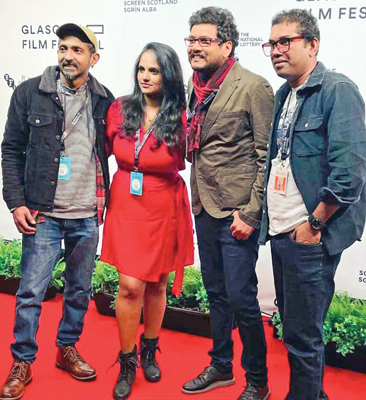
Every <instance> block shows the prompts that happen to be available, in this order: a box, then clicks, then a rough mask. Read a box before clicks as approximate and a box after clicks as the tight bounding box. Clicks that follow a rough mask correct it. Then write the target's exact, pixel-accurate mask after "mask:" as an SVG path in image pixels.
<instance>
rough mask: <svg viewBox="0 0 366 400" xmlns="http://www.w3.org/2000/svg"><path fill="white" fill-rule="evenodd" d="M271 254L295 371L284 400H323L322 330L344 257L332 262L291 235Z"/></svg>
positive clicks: (274, 243) (280, 238)
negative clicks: (335, 278) (320, 399)
mask: <svg viewBox="0 0 366 400" xmlns="http://www.w3.org/2000/svg"><path fill="white" fill-rule="evenodd" d="M271 250H272V262H273V271H274V278H275V286H276V295H277V302H278V309H279V312H280V315H281V320H282V322H283V336H284V342H285V344H286V346H287V349H288V358H289V363H290V369H291V377H290V390H289V393H288V395H287V397H286V400H317V399H318V398H320V397H321V396H322V386H323V373H324V344H323V338H322V330H323V324H324V320H325V317H326V314H327V311H328V308H329V305H330V302H331V300H332V297H333V294H334V275H335V271H336V268H337V266H338V263H339V261H340V258H341V254H337V255H335V256H330V255H329V254H328V253H327V251H326V249H325V248H324V246H323V244H322V243H319V244H318V245H302V244H299V243H296V242H295V241H294V240H293V239H292V238H291V237H290V234H281V235H277V236H274V237H273V238H272V240H271Z"/></svg>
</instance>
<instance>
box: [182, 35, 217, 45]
mask: <svg viewBox="0 0 366 400" xmlns="http://www.w3.org/2000/svg"><path fill="white" fill-rule="evenodd" d="M184 42H185V43H186V45H187V46H188V47H192V46H193V45H194V44H195V43H196V42H198V44H199V45H200V46H201V47H209V46H211V43H212V42H216V43H220V42H221V40H220V39H218V38H214V39H212V38H210V37H206V36H202V37H199V38H197V39H195V38H191V37H187V38H185V39H184Z"/></svg>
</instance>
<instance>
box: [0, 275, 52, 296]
mask: <svg viewBox="0 0 366 400" xmlns="http://www.w3.org/2000/svg"><path fill="white" fill-rule="evenodd" d="M19 284H20V278H6V277H5V276H4V275H0V293H5V294H11V295H13V296H15V295H16V293H17V291H18V289H19ZM57 293H58V290H57V289H56V288H55V287H51V288H48V289H47V291H46V294H45V296H44V299H43V301H46V300H51V299H54V298H55V297H56V294H57Z"/></svg>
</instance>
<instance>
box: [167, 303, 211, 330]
mask: <svg viewBox="0 0 366 400" xmlns="http://www.w3.org/2000/svg"><path fill="white" fill-rule="evenodd" d="M163 327H164V328H167V329H173V330H175V331H179V332H185V333H190V334H192V335H198V336H204V337H212V334H211V325H210V314H204V313H202V312H200V311H193V310H186V309H184V308H178V307H170V306H167V308H166V310H165V315H164V320H163Z"/></svg>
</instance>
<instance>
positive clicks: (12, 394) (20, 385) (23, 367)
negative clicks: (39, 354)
mask: <svg viewBox="0 0 366 400" xmlns="http://www.w3.org/2000/svg"><path fill="white" fill-rule="evenodd" d="M31 380H32V371H31V367H30V364H28V363H27V362H25V361H17V360H14V362H13V366H12V368H11V371H10V374H9V377H8V379H7V381H6V382H5V385H4V386H3V387H2V388H1V393H0V400H9V399H12V400H16V399H20V398H21V397H22V396H23V394H24V386H25V385H27V384H28V383H30V381H31Z"/></svg>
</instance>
